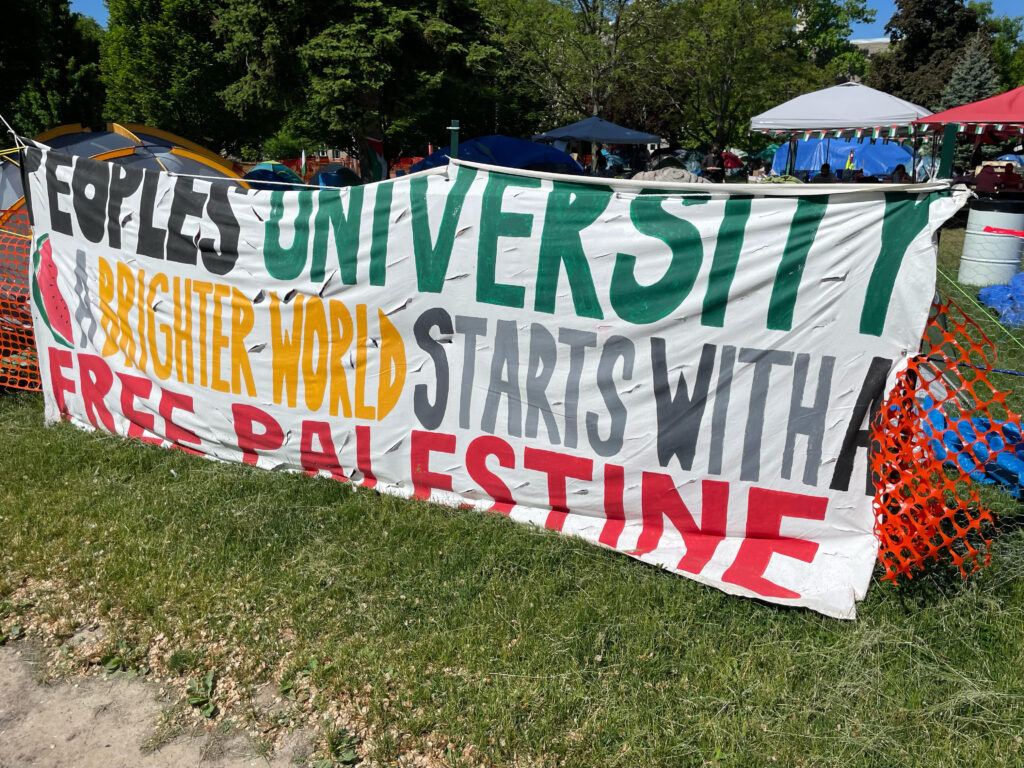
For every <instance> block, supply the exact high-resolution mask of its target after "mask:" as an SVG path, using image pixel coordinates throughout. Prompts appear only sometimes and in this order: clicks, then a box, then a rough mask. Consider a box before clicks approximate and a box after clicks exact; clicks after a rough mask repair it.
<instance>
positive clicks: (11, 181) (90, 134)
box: [0, 123, 238, 218]
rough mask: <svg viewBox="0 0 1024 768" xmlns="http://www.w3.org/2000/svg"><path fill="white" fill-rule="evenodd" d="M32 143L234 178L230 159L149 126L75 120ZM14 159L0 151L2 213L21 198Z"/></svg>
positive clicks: (139, 165) (124, 162) (150, 166)
mask: <svg viewBox="0 0 1024 768" xmlns="http://www.w3.org/2000/svg"><path fill="white" fill-rule="evenodd" d="M35 141H38V142H40V143H41V144H46V145H48V146H50V147H53V148H54V149H56V150H58V151H60V152H65V153H67V154H69V155H82V156H85V157H92V158H94V159H96V160H106V161H109V162H113V163H117V164H118V165H128V166H132V167H135V168H144V169H149V170H162V171H169V172H172V173H181V174H191V175H194V176H208V177H209V176H215V177H222V178H229V179H237V178H238V174H237V173H235V172H234V170H233V169H232V167H231V163H229V162H228V161H227V160H225V159H224V158H222V157H220V155H217V154H214V153H213V152H211V151H210V150H208V149H205V148H204V147H201V146H200V145H198V144H195V143H193V142H191V141H189V140H188V139H183V138H181V137H180V136H175V135H174V134H172V133H167V132H166V131H161V130H160V129H158V128H151V127H149V126H142V125H134V124H120V123H108V124H107V129H106V130H105V131H93V130H91V129H89V128H85V127H83V126H81V125H79V124H77V123H75V124H70V125H62V126H60V127H59V128H54V129H53V130H50V131H47V132H45V133H41V134H40V135H38V136H36V137H35ZM17 163H18V156H17V154H15V153H6V152H5V153H0V211H4V210H8V209H12V208H18V207H20V206H21V204H22V201H23V200H24V194H25V193H24V190H23V189H22V185H21V171H20V169H19V168H18V166H17ZM0 218H3V214H0Z"/></svg>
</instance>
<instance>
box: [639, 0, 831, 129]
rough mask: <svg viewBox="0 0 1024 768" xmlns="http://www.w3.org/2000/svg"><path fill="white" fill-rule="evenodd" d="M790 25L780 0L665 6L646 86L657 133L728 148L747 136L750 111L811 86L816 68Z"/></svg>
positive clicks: (789, 11)
mask: <svg viewBox="0 0 1024 768" xmlns="http://www.w3.org/2000/svg"><path fill="white" fill-rule="evenodd" d="M752 19H757V22H756V23H751V20H752ZM793 23H794V12H793V6H792V4H791V3H789V2H786V1H785V0H692V2H686V3H676V4H673V5H671V6H668V8H667V9H666V17H665V20H664V24H665V27H666V30H667V32H668V34H667V36H666V39H665V40H664V41H663V43H662V45H661V47H660V55H659V62H658V66H657V68H656V71H657V76H656V77H655V78H653V79H654V83H653V89H652V90H653V91H654V93H655V94H656V97H657V101H656V103H657V105H658V109H657V110H656V112H655V114H658V115H660V116H661V124H662V129H661V130H662V133H663V134H665V135H668V136H671V137H673V138H676V139H677V140H679V141H681V142H684V143H687V144H690V145H693V144H699V145H703V146H708V145H710V144H712V143H717V144H719V145H721V146H723V147H724V146H728V145H730V144H732V143H735V142H737V141H739V140H741V138H742V137H744V136H745V135H746V131H747V127H748V125H749V122H750V118H751V116H753V115H755V114H757V113H758V112H761V111H763V110H765V109H768V108H770V107H772V106H774V105H775V104H778V103H780V102H782V101H785V100H786V99H789V98H792V97H793V96H796V95H797V94H800V93H803V92H806V91H808V90H811V89H812V88H813V87H814V86H815V84H816V81H817V80H818V75H817V70H816V69H815V67H814V65H813V64H812V63H811V62H809V61H807V60H806V58H805V57H804V56H802V55H801V53H800V52H799V51H798V50H797V49H796V48H794V47H793V46H792V45H791V44H790V35H791V34H792V28H793Z"/></svg>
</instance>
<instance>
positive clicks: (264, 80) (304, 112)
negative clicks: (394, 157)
mask: <svg viewBox="0 0 1024 768" xmlns="http://www.w3.org/2000/svg"><path fill="white" fill-rule="evenodd" d="M216 29H217V31H218V34H219V35H220V37H221V40H222V41H223V50H222V53H221V55H220V58H221V61H223V62H224V63H226V64H227V65H229V66H231V67H233V68H234V70H235V72H236V76H235V77H234V78H233V79H232V81H231V82H230V83H229V84H228V85H227V87H226V88H225V89H224V91H223V96H224V98H225V100H226V103H227V105H228V106H229V107H230V108H231V109H232V111H234V112H235V113H236V114H237V115H239V116H240V117H241V118H242V119H243V120H251V119H252V120H257V121H261V122H262V123H263V124H264V125H265V126H266V127H267V128H269V129H270V130H268V131H267V134H266V135H271V134H275V133H278V131H280V130H282V129H283V130H284V132H285V135H286V134H291V135H299V136H310V137H315V138H316V139H318V140H320V141H322V142H325V143H327V144H329V145H331V146H338V147H344V148H349V149H354V148H355V147H356V145H357V143H358V141H359V140H361V137H363V136H370V137H381V136H383V137H384V139H385V141H386V144H387V147H388V148H389V150H391V151H393V149H394V148H403V147H406V148H411V149H413V150H416V151H422V150H423V149H425V145H426V143H427V141H428V140H430V139H432V138H433V139H436V138H437V137H439V136H441V135H443V134H444V127H445V126H447V124H448V122H447V121H448V120H450V119H451V118H452V117H459V118H460V120H461V121H462V126H463V129H464V131H465V134H466V135H470V136H471V135H476V134H479V133H493V132H495V131H496V130H498V131H502V130H503V131H506V132H510V131H509V129H510V128H512V127H513V126H512V125H503V124H496V123H499V122H500V121H499V118H500V117H501V116H503V115H504V116H507V112H508V111H507V110H501V109H500V108H499V106H498V105H499V102H503V101H504V99H503V97H502V94H501V93H500V91H499V88H498V86H499V84H500V83H501V82H502V78H501V74H500V73H501V71H502V69H503V66H502V65H503V58H502V56H501V53H500V51H498V49H497V48H495V47H494V46H493V45H491V44H490V41H489V31H488V28H487V25H486V22H485V19H484V17H483V14H482V13H481V11H480V9H479V8H478V7H477V5H476V4H475V3H474V2H473V0H453V1H452V2H446V3H444V4H436V3H433V4H432V3H429V2H425V0H414V2H411V3H403V4H401V5H396V4H391V3H385V2H381V0H367V1H366V2H359V3H349V2H342V1H341V0H329V1H328V2H322V3H294V4H287V5H285V4H282V5H276V4H274V5H271V4H266V3H263V2H259V1H258V0H232V2H230V3H228V4H227V5H226V6H225V7H224V8H223V10H222V11H221V12H220V13H219V14H218V18H217V22H216Z"/></svg>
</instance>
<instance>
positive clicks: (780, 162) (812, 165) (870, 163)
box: [772, 139, 914, 176]
mask: <svg viewBox="0 0 1024 768" xmlns="http://www.w3.org/2000/svg"><path fill="white" fill-rule="evenodd" d="M789 147H790V145H789V144H783V145H782V146H781V147H779V148H778V149H777V150H776V151H775V160H774V161H773V162H772V170H773V171H774V172H775V173H778V174H783V173H785V172H786V164H787V163H788V162H789ZM851 151H852V152H853V163H852V166H853V168H857V169H859V170H862V171H863V172H864V175H865V176H881V175H886V174H890V173H892V172H893V171H894V170H895V169H896V166H897V165H904V166H906V169H907V171H908V172H909V171H910V170H911V167H912V164H913V161H914V155H913V153H911V152H910V150H908V149H905V148H904V147H901V146H900V145H899V144H897V143H895V142H889V143H884V142H882V141H881V140H880V139H879V140H875V143H874V144H872V143H871V139H808V140H807V141H798V142H796V166H795V170H797V171H813V172H815V173H817V172H818V170H819V169H820V168H821V166H822V164H823V163H828V164H829V165H831V166H832V170H833V172H834V171H837V170H842V169H844V168H846V165H847V160H848V159H849V157H850V152H851Z"/></svg>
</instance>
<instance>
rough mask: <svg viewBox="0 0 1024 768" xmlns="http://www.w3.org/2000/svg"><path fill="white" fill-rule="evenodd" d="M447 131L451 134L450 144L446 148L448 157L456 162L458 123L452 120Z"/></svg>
mask: <svg viewBox="0 0 1024 768" xmlns="http://www.w3.org/2000/svg"><path fill="white" fill-rule="evenodd" d="M448 130H449V131H450V132H451V136H452V143H451V146H450V147H449V148H448V156H449V157H454V158H455V159H456V160H457V159H458V158H459V121H458V120H452V124H451V125H449V126H448Z"/></svg>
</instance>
